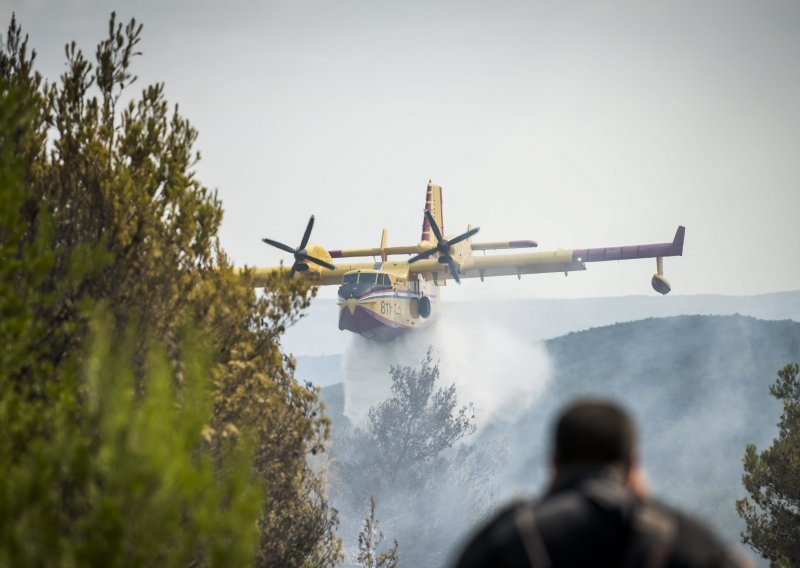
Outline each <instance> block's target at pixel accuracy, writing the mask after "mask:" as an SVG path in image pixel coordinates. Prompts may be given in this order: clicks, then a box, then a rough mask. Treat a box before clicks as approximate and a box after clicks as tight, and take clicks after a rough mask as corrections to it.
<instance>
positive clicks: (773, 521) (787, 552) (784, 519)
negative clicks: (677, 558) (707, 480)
mask: <svg viewBox="0 0 800 568" xmlns="http://www.w3.org/2000/svg"><path fill="white" fill-rule="evenodd" d="M799 371H800V367H798V365H797V364H793V365H786V366H785V367H784V368H783V369H781V370H780V371H778V380H777V381H776V382H775V383H774V384H772V385H770V387H769V392H770V393H771V394H772V396H774V397H776V398H777V399H779V400H780V401H781V403H782V404H783V413H782V414H781V419H780V421H779V422H778V430H779V431H778V438H777V439H775V440H774V441H773V442H772V446H770V447H769V448H767V449H766V450H764V451H763V452H761V453H758V451H757V449H756V446H755V445H753V444H749V445H748V446H747V450H746V453H745V456H744V471H745V474H744V476H743V477H742V483H743V484H744V488H745V489H746V490H747V492H748V493H749V494H750V497H749V498H744V499H740V500H739V501H737V502H736V510H737V512H738V513H739V516H741V517H742V518H743V519H744V520H745V522H746V523H747V528H746V530H745V532H744V533H743V534H742V540H743V541H744V542H745V543H746V544H748V545H750V546H751V547H752V548H753V549H754V550H756V551H757V552H758V553H759V554H761V556H763V557H764V558H766V559H768V560H770V561H771V564H772V565H773V566H797V565H799V564H800V378H798V372H799Z"/></svg>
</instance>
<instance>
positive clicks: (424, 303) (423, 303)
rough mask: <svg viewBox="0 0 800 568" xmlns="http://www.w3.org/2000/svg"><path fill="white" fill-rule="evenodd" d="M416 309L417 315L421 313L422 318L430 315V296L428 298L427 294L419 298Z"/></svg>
mask: <svg viewBox="0 0 800 568" xmlns="http://www.w3.org/2000/svg"><path fill="white" fill-rule="evenodd" d="M417 309H418V310H419V315H421V316H422V317H423V318H427V317H430V315H431V300H430V298H428V297H427V296H422V297H421V298H420V299H419V307H418V308H417Z"/></svg>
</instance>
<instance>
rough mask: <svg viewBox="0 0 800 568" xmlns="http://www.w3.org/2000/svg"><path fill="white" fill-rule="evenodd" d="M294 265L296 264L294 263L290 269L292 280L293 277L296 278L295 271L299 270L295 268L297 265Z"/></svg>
mask: <svg viewBox="0 0 800 568" xmlns="http://www.w3.org/2000/svg"><path fill="white" fill-rule="evenodd" d="M294 266H295V265H294V264H293V265H292V269H291V270H290V271H289V280H291V279H292V278H294V273H295V272H297V270H295V267H294Z"/></svg>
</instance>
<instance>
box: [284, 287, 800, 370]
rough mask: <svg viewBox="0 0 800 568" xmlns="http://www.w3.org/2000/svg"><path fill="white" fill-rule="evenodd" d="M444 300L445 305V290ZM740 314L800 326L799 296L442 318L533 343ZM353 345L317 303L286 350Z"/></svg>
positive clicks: (650, 300)
mask: <svg viewBox="0 0 800 568" xmlns="http://www.w3.org/2000/svg"><path fill="white" fill-rule="evenodd" d="M443 295H444V297H445V299H446V296H447V291H446V290H445V291H444V294H443ZM737 313H738V314H741V315H748V316H752V317H756V318H759V319H765V320H780V319H793V320H795V321H800V291H792V292H779V293H774V294H761V295H756V296H718V295H696V296H681V295H672V294H670V295H669V296H664V297H662V296H618V297H609V298H581V299H564V300H558V299H555V300H554V299H529V300H507V301H503V300H498V301H491V302H447V301H445V302H444V303H443V305H442V312H441V313H440V314H439V317H440V318H447V319H448V320H450V321H451V322H452V323H453V324H454V325H458V326H473V325H480V324H481V322H486V321H491V322H492V323H493V324H496V325H499V326H502V327H504V328H507V329H508V330H509V331H511V332H513V333H514V334H518V335H521V336H523V337H525V338H526V339H528V340H531V341H538V340H542V339H551V338H554V337H558V336H561V335H564V334H566V333H569V332H572V331H582V330H584V329H589V328H592V327H599V326H605V325H611V324H614V323H620V322H626V321H636V320H641V319H645V318H649V317H668V316H677V315H692V314H698V315H732V314H737ZM352 340H353V334H352V333H350V332H346V331H339V329H338V308H337V306H336V301H335V300H326V299H317V300H315V301H314V302H313V303H312V305H311V307H310V308H309V309H308V311H307V312H306V314H305V316H304V317H303V318H302V319H301V320H300V322H298V323H297V324H296V325H295V326H294V327H292V328H290V329H289V331H288V332H287V333H286V336H285V337H284V339H283V345H284V347H285V349H286V351H288V352H291V353H294V354H295V355H304V356H313V355H332V354H337V353H344V352H345V351H346V350H347V347H348V346H349V345H350V343H351V342H352ZM340 380H341V379H340ZM322 384H325V383H322ZM327 384H332V382H329V383H327Z"/></svg>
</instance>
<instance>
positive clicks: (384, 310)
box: [381, 300, 394, 316]
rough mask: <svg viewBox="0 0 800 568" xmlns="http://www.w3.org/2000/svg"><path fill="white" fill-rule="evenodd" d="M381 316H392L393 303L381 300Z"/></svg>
mask: <svg viewBox="0 0 800 568" xmlns="http://www.w3.org/2000/svg"><path fill="white" fill-rule="evenodd" d="M381 314H383V315H389V316H391V315H394V302H387V301H385V300H381Z"/></svg>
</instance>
